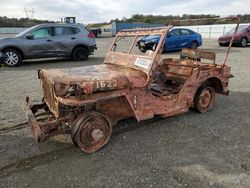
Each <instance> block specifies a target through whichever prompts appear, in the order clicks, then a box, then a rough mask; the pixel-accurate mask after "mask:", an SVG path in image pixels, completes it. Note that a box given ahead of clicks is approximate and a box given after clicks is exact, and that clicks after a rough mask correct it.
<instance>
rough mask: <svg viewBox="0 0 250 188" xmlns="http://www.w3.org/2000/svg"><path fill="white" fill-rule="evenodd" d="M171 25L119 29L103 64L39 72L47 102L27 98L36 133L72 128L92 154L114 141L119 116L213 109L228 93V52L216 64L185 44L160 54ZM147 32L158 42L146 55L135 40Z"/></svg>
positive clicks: (44, 136)
mask: <svg viewBox="0 0 250 188" xmlns="http://www.w3.org/2000/svg"><path fill="white" fill-rule="evenodd" d="M170 28H171V27H170V26H166V27H160V28H144V29H134V30H133V29H132V30H123V31H120V32H119V33H118V34H117V35H116V37H115V38H114V41H113V42H112V45H111V47H110V49H109V50H108V53H107V55H106V58H105V60H104V63H103V64H101V65H93V66H85V67H79V68H67V69H51V70H44V69H41V70H39V71H38V76H39V79H40V81H41V86H42V91H43V99H42V103H41V104H34V105H30V104H29V98H28V97H27V98H26V103H27V105H26V106H27V116H28V121H29V124H30V125H31V128H32V133H33V137H34V139H35V140H36V141H37V142H43V141H45V140H46V139H48V138H49V137H51V136H54V135H58V134H64V133H69V134H71V137H72V141H73V143H74V144H75V145H76V146H78V147H79V148H80V149H81V150H82V151H84V152H87V153H93V152H95V151H97V150H98V149H100V148H102V147H103V146H104V145H105V144H106V143H107V142H108V141H109V140H110V137H111V134H112V127H113V126H114V125H116V124H117V122H118V121H119V120H122V119H126V118H131V117H132V118H135V119H136V120H137V121H142V120H146V119H150V118H153V117H155V116H161V117H169V116H174V115H177V114H182V113H185V112H188V110H189V109H190V108H194V109H197V110H198V111H199V112H201V113H204V112H206V111H208V110H210V109H211V108H212V107H213V106H214V102H215V93H219V94H222V95H228V93H229V90H228V83H229V78H230V77H231V74H230V67H229V66H227V65H225V61H226V58H225V61H224V62H223V63H222V64H216V63H215V54H214V53H213V52H207V51H203V50H191V49H183V50H182V52H181V56H180V58H178V59H175V58H161V52H162V49H163V44H164V41H165V40H167V39H166V36H167V33H168V31H169V29H170ZM148 35H158V36H160V41H159V43H158V45H157V46H155V50H154V51H151V50H149V51H146V53H142V52H140V51H139V50H138V48H137V47H136V44H137V41H138V40H139V39H140V38H141V37H143V36H148ZM128 43H130V45H129V46H128V45H127V44H128ZM229 49H230V48H229ZM227 55H228V54H227ZM227 55H226V57H227Z"/></svg>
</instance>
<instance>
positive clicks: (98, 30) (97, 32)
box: [91, 28, 102, 37]
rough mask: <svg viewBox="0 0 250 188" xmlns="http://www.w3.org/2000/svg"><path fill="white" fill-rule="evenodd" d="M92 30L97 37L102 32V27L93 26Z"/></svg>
mask: <svg viewBox="0 0 250 188" xmlns="http://www.w3.org/2000/svg"><path fill="white" fill-rule="evenodd" d="M91 31H92V32H93V33H94V34H95V37H98V35H101V34H102V29H101V28H91Z"/></svg>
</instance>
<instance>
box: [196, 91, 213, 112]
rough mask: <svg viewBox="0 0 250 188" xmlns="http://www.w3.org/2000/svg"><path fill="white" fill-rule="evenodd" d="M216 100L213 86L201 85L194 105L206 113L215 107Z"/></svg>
mask: <svg viewBox="0 0 250 188" xmlns="http://www.w3.org/2000/svg"><path fill="white" fill-rule="evenodd" d="M214 102H215V91H214V89H213V88H212V87H200V88H199V89H198V91H197V92H196V95H195V99H194V107H195V109H197V110H198V112H200V113H205V112H207V111H208V110H210V109H211V108H213V106H214Z"/></svg>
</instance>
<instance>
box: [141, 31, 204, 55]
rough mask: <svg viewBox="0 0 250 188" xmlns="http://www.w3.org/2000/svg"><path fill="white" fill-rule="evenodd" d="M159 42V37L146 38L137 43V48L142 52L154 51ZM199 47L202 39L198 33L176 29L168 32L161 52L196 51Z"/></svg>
mask: <svg viewBox="0 0 250 188" xmlns="http://www.w3.org/2000/svg"><path fill="white" fill-rule="evenodd" d="M159 40H160V37H159V36H152V35H151V36H146V37H143V38H141V39H140V40H139V41H138V43H137V46H138V47H139V50H140V51H142V52H145V51H147V50H154V49H155V48H156V46H157V44H158V42H159ZM201 45H202V38H201V35H200V34H199V33H196V32H194V31H192V30H190V29H184V28H176V29H172V30H170V32H169V33H168V36H167V39H166V41H165V44H164V51H163V52H166V51H175V50H181V49H182V48H193V49H196V48H197V47H199V46H201Z"/></svg>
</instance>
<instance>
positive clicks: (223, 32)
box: [223, 26, 226, 35]
mask: <svg viewBox="0 0 250 188" xmlns="http://www.w3.org/2000/svg"><path fill="white" fill-rule="evenodd" d="M225 29H226V26H224V27H223V35H224V34H225Z"/></svg>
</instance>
